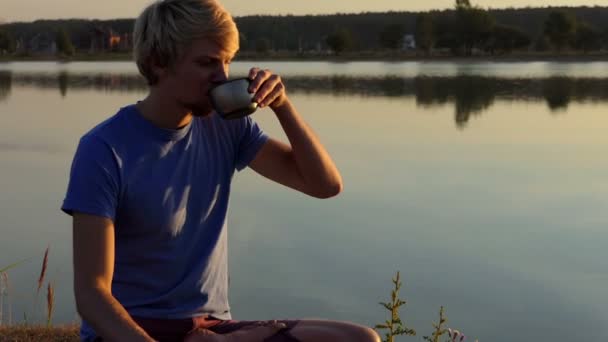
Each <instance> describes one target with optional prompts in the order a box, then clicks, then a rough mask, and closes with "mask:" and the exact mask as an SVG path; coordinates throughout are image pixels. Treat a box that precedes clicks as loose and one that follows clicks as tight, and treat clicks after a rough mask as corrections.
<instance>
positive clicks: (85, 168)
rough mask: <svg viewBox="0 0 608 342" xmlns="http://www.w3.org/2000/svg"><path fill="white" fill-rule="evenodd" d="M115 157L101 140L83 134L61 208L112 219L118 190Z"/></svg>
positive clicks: (117, 171)
mask: <svg viewBox="0 0 608 342" xmlns="http://www.w3.org/2000/svg"><path fill="white" fill-rule="evenodd" d="M119 179H120V178H119V168H118V162H117V159H116V158H114V154H113V153H112V150H111V148H110V147H109V146H107V145H106V144H105V143H104V142H103V141H102V140H100V139H98V138H96V137H92V136H85V137H83V138H82V139H81V140H80V143H79V144H78V149H77V150H76V154H75V156H74V160H73V162H72V168H71V171H70V180H69V184H68V189H67V194H66V196H65V199H64V201H63V205H62V207H61V210H63V211H64V212H65V213H67V214H68V215H73V214H74V212H81V213H84V214H89V215H96V216H102V217H106V218H109V219H111V220H112V221H114V220H115V219H116V207H117V204H118V194H119Z"/></svg>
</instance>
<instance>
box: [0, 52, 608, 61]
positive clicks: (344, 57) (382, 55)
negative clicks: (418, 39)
mask: <svg viewBox="0 0 608 342" xmlns="http://www.w3.org/2000/svg"><path fill="white" fill-rule="evenodd" d="M131 60H132V55H131V53H126V52H125V53H99V54H86V53H82V54H77V55H75V56H71V57H61V56H52V55H39V56H8V55H4V56H1V55H0V62H40V61H51V62H87V61H89V62H95V61H131ZM249 60H264V61H268V60H271V61H274V60H276V61H303V62H318V61H327V62H351V61H386V62H402V61H403V62H406V61H412V62H467V61H471V62H534V61H539V62H608V51H606V52H594V53H589V54H583V53H563V54H557V53H545V52H538V53H537V52H522V53H511V54H504V55H475V56H466V57H465V56H453V55H432V56H426V55H424V54H422V53H386V52H361V53H343V54H341V55H339V56H336V55H328V54H298V53H268V54H258V53H247V52H242V53H240V54H239V55H238V56H237V58H236V61H249Z"/></svg>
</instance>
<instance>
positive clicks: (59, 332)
mask: <svg viewBox="0 0 608 342" xmlns="http://www.w3.org/2000/svg"><path fill="white" fill-rule="evenodd" d="M79 329H80V327H79V325H78V324H68V325H59V326H52V327H49V326H45V325H29V324H28V325H25V324H19V325H9V326H0V341H1V342H9V341H10V342H34V341H36V342H39V341H45V342H47V341H48V342H77V341H80V335H79V334H80V333H79Z"/></svg>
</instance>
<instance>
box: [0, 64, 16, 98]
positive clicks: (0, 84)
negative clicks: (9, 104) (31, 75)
mask: <svg viewBox="0 0 608 342" xmlns="http://www.w3.org/2000/svg"><path fill="white" fill-rule="evenodd" d="M12 83H13V75H12V72H11V71H0V102H2V101H5V100H6V99H8V97H9V96H10V95H11V87H12Z"/></svg>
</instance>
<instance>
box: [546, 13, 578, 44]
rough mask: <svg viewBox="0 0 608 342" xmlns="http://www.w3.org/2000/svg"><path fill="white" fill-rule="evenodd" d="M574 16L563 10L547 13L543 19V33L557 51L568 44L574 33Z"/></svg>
mask: <svg viewBox="0 0 608 342" xmlns="http://www.w3.org/2000/svg"><path fill="white" fill-rule="evenodd" d="M576 26H577V25H576V18H575V17H574V16H573V15H572V14H570V13H569V12H565V11H553V12H551V13H549V16H548V17H547V20H546V21H545V28H544V33H545V35H546V36H547V37H548V38H549V41H550V42H551V43H552V44H553V46H554V47H555V49H556V50H557V51H561V50H562V49H563V48H564V47H566V46H568V45H570V43H571V42H572V40H573V39H574V36H575V34H576Z"/></svg>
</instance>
